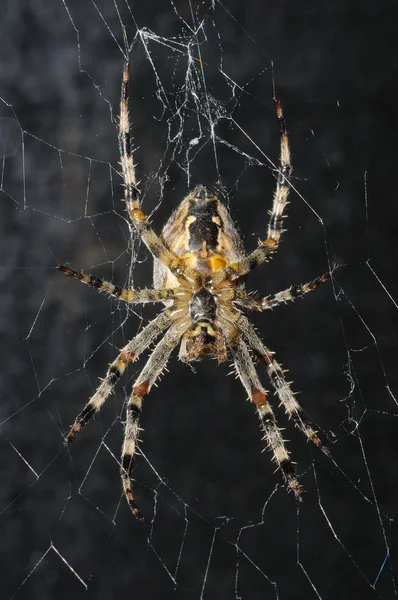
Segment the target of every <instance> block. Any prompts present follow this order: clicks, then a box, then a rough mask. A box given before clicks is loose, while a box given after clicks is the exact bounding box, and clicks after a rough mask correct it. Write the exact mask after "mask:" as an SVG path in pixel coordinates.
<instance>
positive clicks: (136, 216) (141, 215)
mask: <svg viewBox="0 0 398 600" xmlns="http://www.w3.org/2000/svg"><path fill="white" fill-rule="evenodd" d="M130 216H131V218H132V219H138V220H139V221H145V219H146V216H145V215H144V213H143V212H142V210H140V209H139V208H134V209H133V210H132V211H131V212H130Z"/></svg>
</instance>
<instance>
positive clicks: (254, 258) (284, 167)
mask: <svg viewBox="0 0 398 600" xmlns="http://www.w3.org/2000/svg"><path fill="white" fill-rule="evenodd" d="M274 103H275V109H276V116H277V118H278V121H279V127H280V133H281V147H280V158H279V169H278V173H277V180H276V188H275V192H274V198H273V204H272V210H271V211H268V214H269V223H268V231H267V238H266V239H265V240H264V241H263V242H261V243H260V245H259V246H258V248H256V250H253V252H251V253H250V254H248V255H247V256H245V257H244V258H242V259H241V260H239V261H238V262H236V263H233V264H230V265H229V266H227V267H226V268H225V269H220V270H219V271H218V272H217V273H216V274H215V277H214V278H213V280H214V284H215V285H217V284H218V283H219V281H222V279H237V278H238V277H242V276H243V275H246V274H247V273H249V271H252V270H253V269H255V268H256V267H258V266H259V265H261V264H262V263H264V262H265V261H266V260H268V259H269V258H270V257H271V256H272V255H273V254H274V253H275V252H276V251H277V250H278V248H279V242H280V238H281V235H282V233H283V232H284V231H286V230H285V229H283V220H284V218H285V215H284V210H285V207H286V205H287V204H288V201H287V198H288V195H289V179H290V175H291V173H292V166H291V162H290V149H289V140H288V135H287V131H286V125H285V119H284V116H283V112H282V107H281V104H280V102H279V100H277V99H276V98H275V100H274Z"/></svg>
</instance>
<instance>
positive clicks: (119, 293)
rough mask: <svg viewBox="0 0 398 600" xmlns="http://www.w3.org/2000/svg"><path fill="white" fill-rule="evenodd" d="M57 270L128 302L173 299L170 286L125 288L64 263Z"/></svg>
mask: <svg viewBox="0 0 398 600" xmlns="http://www.w3.org/2000/svg"><path fill="white" fill-rule="evenodd" d="M57 269H58V271H61V272H62V273H65V275H67V276H68V277H73V278H74V279H77V280H78V281H81V282H82V283H85V284H87V285H89V286H91V287H94V288H96V289H97V290H98V291H99V292H105V294H109V296H112V297H113V298H117V299H118V300H123V302H127V303H128V304H146V303H148V302H164V301H165V300H174V297H175V296H174V291H173V290H172V289H170V288H166V289H163V290H155V289H152V288H144V289H142V290H133V289H130V290H126V289H125V288H122V287H119V286H118V285H114V284H113V283H110V282H109V281H104V280H103V279H100V278H99V277H97V276H96V275H85V274H84V273H80V272H79V271H74V270H73V269H70V268H69V267H65V266H64V265H59V267H57Z"/></svg>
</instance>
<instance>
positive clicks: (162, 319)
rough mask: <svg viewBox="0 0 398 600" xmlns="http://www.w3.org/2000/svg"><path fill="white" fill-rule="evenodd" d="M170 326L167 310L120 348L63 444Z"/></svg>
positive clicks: (92, 414)
mask: <svg viewBox="0 0 398 600" xmlns="http://www.w3.org/2000/svg"><path fill="white" fill-rule="evenodd" d="M170 324H171V318H170V316H169V313H168V311H167V310H165V311H163V312H161V313H160V315H158V316H157V317H156V319H154V320H153V321H151V322H150V323H149V324H148V325H147V326H146V327H144V329H143V330H142V331H141V332H140V333H139V334H138V335H137V336H136V337H135V338H134V339H133V340H131V341H130V342H129V343H128V344H126V345H125V346H124V348H122V350H121V351H120V354H119V355H118V357H117V358H116V359H115V360H114V361H113V362H112V363H111V364H110V365H109V368H108V371H107V373H106V376H105V379H103V380H102V381H101V384H100V386H99V387H98V388H97V390H96V392H95V394H94V395H93V396H92V397H91V398H90V400H89V401H88V402H87V404H86V406H85V407H84V408H83V410H82V411H81V412H80V413H79V414H78V416H77V417H76V419H75V422H74V424H73V425H72V427H71V429H70V431H69V433H68V435H67V436H66V437H65V443H66V444H68V443H69V442H71V441H72V440H73V439H74V438H75V437H76V435H77V434H78V433H79V431H80V430H81V428H82V427H84V426H85V425H87V423H88V422H89V421H91V419H92V418H93V417H94V415H95V414H96V413H97V412H98V411H99V410H100V408H101V406H102V405H103V404H104V402H105V400H106V399H107V398H108V396H109V395H110V394H111V393H112V391H113V390H114V388H115V385H116V384H117V382H118V381H119V379H120V378H121V376H122V375H123V373H124V371H125V370H126V367H127V365H128V364H129V363H131V362H133V361H134V360H135V359H136V358H138V356H139V355H140V354H141V353H142V352H143V351H144V350H146V348H148V346H150V345H151V343H152V342H154V341H155V340H156V338H157V337H158V336H159V335H160V334H161V333H162V331H164V330H165V329H166V328H167V327H169V326H170Z"/></svg>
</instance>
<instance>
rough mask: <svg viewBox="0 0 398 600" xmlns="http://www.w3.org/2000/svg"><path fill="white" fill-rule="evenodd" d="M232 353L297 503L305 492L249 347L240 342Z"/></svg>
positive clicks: (272, 450)
mask: <svg viewBox="0 0 398 600" xmlns="http://www.w3.org/2000/svg"><path fill="white" fill-rule="evenodd" d="M231 350H232V354H233V357H234V364H235V368H236V372H237V374H238V375H239V378H240V380H241V382H242V384H243V386H244V388H245V389H246V392H247V393H248V395H249V398H250V399H251V401H252V402H253V403H254V404H255V405H256V408H257V413H258V416H259V417H260V421H261V426H262V429H263V431H264V438H263V439H264V440H266V442H267V448H269V449H270V450H271V452H272V453H273V455H274V457H273V460H274V462H275V463H276V464H277V465H278V468H280V470H281V471H282V474H283V478H284V480H285V482H286V485H287V487H288V489H289V490H292V491H293V492H294V495H295V496H296V498H297V499H298V500H301V493H302V488H301V485H300V483H299V481H298V478H297V476H296V469H295V466H294V464H293V463H292V461H291V460H290V455H289V452H288V451H287V449H286V446H285V440H284V439H283V437H282V433H281V430H280V429H279V427H278V424H277V422H276V418H275V415H274V412H273V410H272V408H271V406H270V404H269V402H268V400H267V396H266V393H265V391H264V388H263V387H262V385H261V383H260V381H259V379H258V376H257V373H256V370H255V367H254V364H253V361H252V358H251V356H250V353H249V350H248V347H247V345H246V344H245V342H243V341H242V340H240V341H239V342H238V344H237V346H236V347H231Z"/></svg>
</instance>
